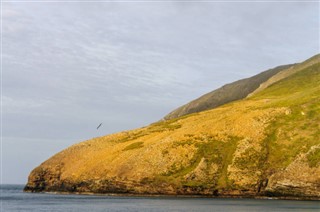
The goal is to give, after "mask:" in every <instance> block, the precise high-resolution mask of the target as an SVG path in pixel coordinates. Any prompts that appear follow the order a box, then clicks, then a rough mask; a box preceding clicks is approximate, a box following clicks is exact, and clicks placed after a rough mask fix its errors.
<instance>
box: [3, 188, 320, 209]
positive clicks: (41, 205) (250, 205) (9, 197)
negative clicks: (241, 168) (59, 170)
mask: <svg viewBox="0 0 320 212" xmlns="http://www.w3.org/2000/svg"><path fill="white" fill-rule="evenodd" d="M22 189H23V185H1V197H0V201H1V212H6V211H21V212H23V211H52V212H56V211H58V212H59V211H61V212H69V211H71V212H78V211H87V212H98V211H99V212H100V211H138V212H142V211H151V212H153V211H154V212H160V211H170V212H171V211H196V212H201V211H217V212H219V211H224V212H225V211H246V212H247V211H259V212H263V211H317V212H319V211H320V201H296V200H272V199H220V198H191V197H132V196H127V197H126V196H95V195H62V194H48V193H24V192H23V191H22Z"/></svg>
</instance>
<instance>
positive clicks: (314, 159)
mask: <svg viewBox="0 0 320 212" xmlns="http://www.w3.org/2000/svg"><path fill="white" fill-rule="evenodd" d="M307 159H308V164H309V166H310V167H319V166H320V148H317V149H316V150H314V151H312V152H311V153H309V154H308V156H307Z"/></svg>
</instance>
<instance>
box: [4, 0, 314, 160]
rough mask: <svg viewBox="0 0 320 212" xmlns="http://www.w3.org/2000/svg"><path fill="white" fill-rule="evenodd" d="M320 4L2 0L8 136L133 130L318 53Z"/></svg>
mask: <svg viewBox="0 0 320 212" xmlns="http://www.w3.org/2000/svg"><path fill="white" fill-rule="evenodd" d="M317 4H318V3H312V2H310V3H303V4H302V3H297V2H286V3H278V2H276V3H275V2H272V3H270V2H269V3H268V2H259V3H243V2H241V3H240V2H239V3H235V2H232V3H230V2H228V3H222V2H219V3H217V2H206V3H204V2H202V3H199V2H177V1H168V2H159V1H157V2H130V3H128V2H99V3H98V2H96V3H92V2H90V3H89V2H73V3H66V2H59V3H57V2H56V3H54V2H46V3H41V4H39V3H32V2H29V3H18V2H17V3H8V2H6V3H3V8H2V9H3V16H2V21H3V34H2V35H3V46H2V52H3V55H2V58H3V64H2V67H3V73H2V76H3V85H2V86H3V95H4V96H3V102H4V110H3V111H4V114H3V123H4V126H3V133H4V136H6V137H12V138H15V137H16V138H26V139H25V140H24V141H23V139H22V140H21V142H29V140H27V139H49V140H50V139H52V140H55V139H63V140H67V141H71V140H72V141H75V140H84V139H89V138H91V137H96V136H102V135H105V134H108V133H112V132H117V131H121V130H127V129H131V128H137V127H140V126H143V125H147V124H148V123H151V122H154V121H156V120H159V119H161V118H162V117H163V116H164V115H165V114H167V113H168V112H170V111H171V110H173V109H174V108H176V107H178V106H180V105H182V104H184V103H187V102H188V101H190V100H192V99H194V98H197V97H199V96H200V95H202V94H204V93H206V92H209V91H211V90H213V89H215V88H218V87H219V86H222V85H223V84H225V83H229V82H232V81H234V80H238V79H240V78H244V77H249V76H252V75H254V74H257V73H259V72H261V71H264V70H266V69H268V68H271V67H274V66H276V65H280V64H286V63H293V62H297V61H301V60H303V59H306V58H308V57H310V56H312V55H313V54H316V53H318V52H319V32H318V28H319V19H318V15H319V14H318V12H319V11H318V9H317V7H316V6H315V5H317ZM101 122H104V125H103V126H104V128H102V129H101V131H97V130H96V125H97V124H99V123H101ZM8 145H9V146H10V144H8ZM12 145H13V144H12ZM32 145H33V144H32ZM32 145H31V146H30V149H28V151H31V150H32V148H34V146H32ZM8 148H9V147H8ZM10 148H11V147H10ZM48 148H50V147H49V146H48ZM26 151H27V150H26ZM53 153H54V152H53V151H52V154H53ZM40 162H41V161H39V163H40Z"/></svg>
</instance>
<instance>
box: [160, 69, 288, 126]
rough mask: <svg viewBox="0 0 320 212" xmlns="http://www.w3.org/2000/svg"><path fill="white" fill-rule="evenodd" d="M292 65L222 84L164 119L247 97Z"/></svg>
mask: <svg viewBox="0 0 320 212" xmlns="http://www.w3.org/2000/svg"><path fill="white" fill-rule="evenodd" d="M292 66H293V64H292V65H283V66H278V67H276V68H273V69H269V70H267V71H264V72H262V73H260V74H257V75H255V76H253V77H250V78H246V79H242V80H238V81H236V82H233V83H230V84H227V85H224V86H222V87H221V88H219V89H216V90H214V91H211V92H209V93H207V94H205V95H203V96H201V97H199V98H197V99H195V100H193V101H191V102H189V103H187V104H186V105H183V106H181V107H179V108H177V109H175V110H174V111H172V112H171V113H169V114H168V115H166V116H165V117H164V120H169V119H173V118H178V117H181V116H184V115H187V114H191V113H196V112H201V111H204V110H209V109H213V108H216V107H219V106H221V105H224V104H227V103H229V102H232V101H235V100H240V99H243V98H245V97H247V96H248V95H249V94H250V93H252V92H254V91H255V90H256V89H258V88H259V86H260V85H261V84H262V83H264V82H266V81H267V80H268V79H270V78H271V77H273V76H274V75H276V74H278V73H279V72H281V71H283V70H286V69H288V68H290V67H292Z"/></svg>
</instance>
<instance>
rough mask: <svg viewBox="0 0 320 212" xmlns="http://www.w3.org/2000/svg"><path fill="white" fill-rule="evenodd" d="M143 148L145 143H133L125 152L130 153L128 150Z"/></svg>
mask: <svg viewBox="0 0 320 212" xmlns="http://www.w3.org/2000/svg"><path fill="white" fill-rule="evenodd" d="M141 147H143V142H141V141H139V142H135V143H132V144H130V145H128V146H126V147H125V148H124V149H123V151H128V150H132V149H138V148H141Z"/></svg>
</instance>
